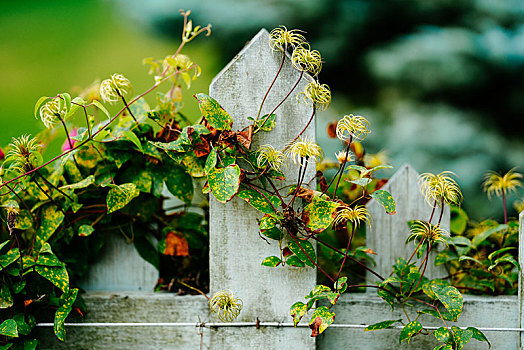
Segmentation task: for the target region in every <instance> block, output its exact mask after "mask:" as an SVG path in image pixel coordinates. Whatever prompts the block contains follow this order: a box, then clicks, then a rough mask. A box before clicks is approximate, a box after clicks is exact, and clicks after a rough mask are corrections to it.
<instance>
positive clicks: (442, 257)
mask: <svg viewBox="0 0 524 350" xmlns="http://www.w3.org/2000/svg"><path fill="white" fill-rule="evenodd" d="M456 259H458V255H457V254H455V253H454V252H452V251H450V250H443V251H441V252H439V253H438V254H437V256H436V257H435V266H439V265H442V264H445V263H447V262H450V261H452V260H456Z"/></svg>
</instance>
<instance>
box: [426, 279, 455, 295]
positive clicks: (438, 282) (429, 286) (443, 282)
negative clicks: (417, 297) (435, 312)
mask: <svg viewBox="0 0 524 350" xmlns="http://www.w3.org/2000/svg"><path fill="white" fill-rule="evenodd" d="M433 286H440V287H447V286H449V282H448V281H446V280H439V279H435V280H431V281H427V282H424V283H422V291H423V292H424V293H425V294H426V295H427V296H428V297H430V298H431V299H433V300H437V295H436V294H435V292H434V291H433Z"/></svg>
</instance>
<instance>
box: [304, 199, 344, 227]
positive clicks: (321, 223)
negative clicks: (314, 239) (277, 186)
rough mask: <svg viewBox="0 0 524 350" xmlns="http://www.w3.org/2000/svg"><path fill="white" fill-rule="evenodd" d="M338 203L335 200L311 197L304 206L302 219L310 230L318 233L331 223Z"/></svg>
mask: <svg viewBox="0 0 524 350" xmlns="http://www.w3.org/2000/svg"><path fill="white" fill-rule="evenodd" d="M339 205H340V204H339V203H336V202H331V201H326V200H323V199H321V198H313V201H312V202H311V203H309V204H308V205H306V206H305V207H304V210H303V212H302V220H303V221H304V223H305V224H306V226H307V228H309V229H310V230H311V231H313V232H315V233H320V232H322V231H324V230H325V229H326V228H328V227H329V225H331V223H332V222H333V220H334V219H335V216H336V209H337V208H338V206H339Z"/></svg>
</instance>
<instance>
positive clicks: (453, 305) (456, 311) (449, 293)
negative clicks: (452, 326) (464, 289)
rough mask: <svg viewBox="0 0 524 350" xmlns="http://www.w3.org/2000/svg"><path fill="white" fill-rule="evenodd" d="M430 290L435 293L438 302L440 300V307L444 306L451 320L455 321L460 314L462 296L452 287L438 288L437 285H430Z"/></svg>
mask: <svg viewBox="0 0 524 350" xmlns="http://www.w3.org/2000/svg"><path fill="white" fill-rule="evenodd" d="M431 289H432V290H433V292H435V294H436V296H437V298H438V300H440V302H441V303H442V305H444V307H445V308H446V309H447V310H448V312H449V313H450V314H451V316H452V317H453V320H454V321H456V320H457V319H458V317H459V316H460V314H461V313H462V306H463V300H462V294H460V292H459V291H458V289H457V288H455V287H452V286H448V287H440V286H438V285H432V286H431Z"/></svg>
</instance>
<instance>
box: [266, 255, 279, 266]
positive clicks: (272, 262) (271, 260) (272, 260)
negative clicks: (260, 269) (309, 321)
mask: <svg viewBox="0 0 524 350" xmlns="http://www.w3.org/2000/svg"><path fill="white" fill-rule="evenodd" d="M281 263H282V260H281V259H280V258H279V257H278V256H268V257H267V258H265V259H264V260H263V261H262V264H261V265H262V266H268V267H277V266H278V265H280V264H281Z"/></svg>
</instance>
